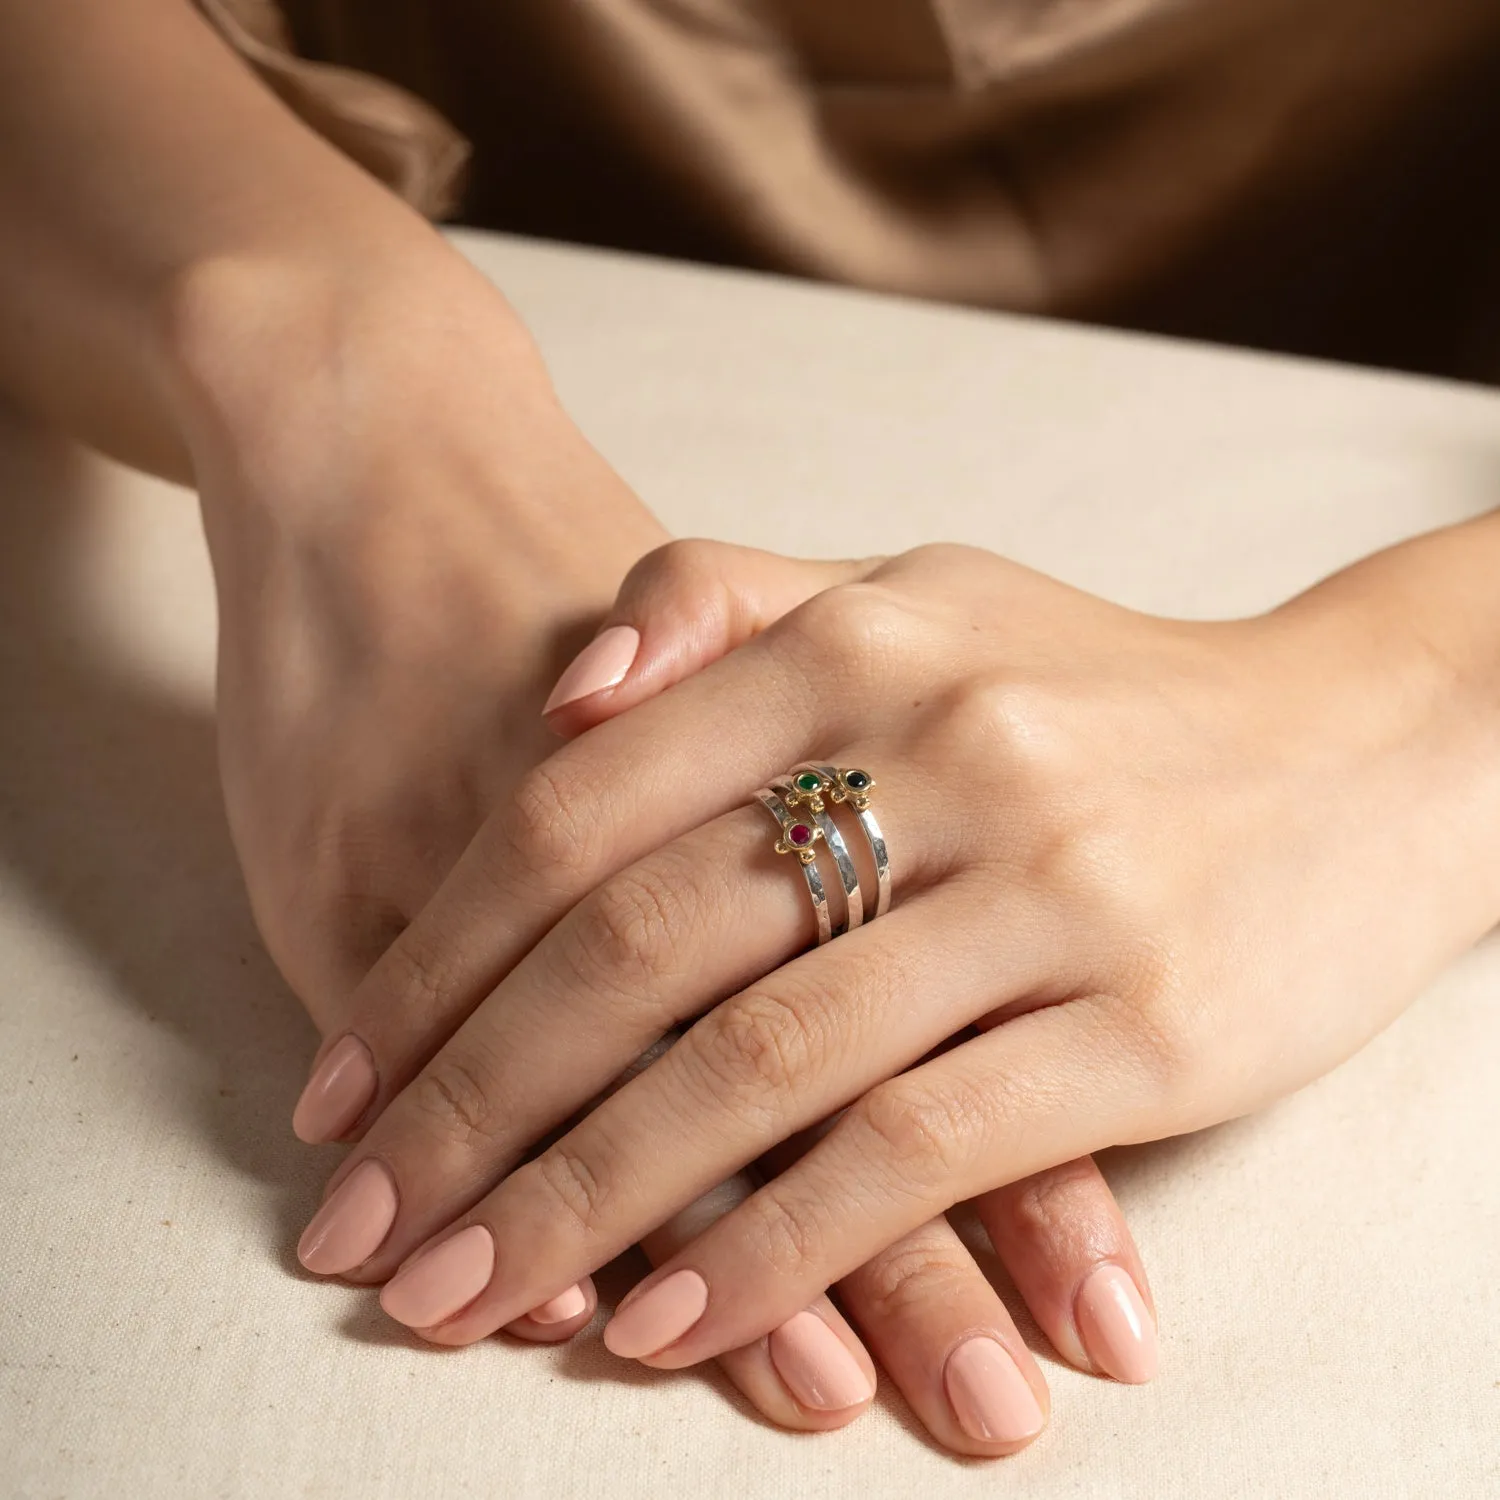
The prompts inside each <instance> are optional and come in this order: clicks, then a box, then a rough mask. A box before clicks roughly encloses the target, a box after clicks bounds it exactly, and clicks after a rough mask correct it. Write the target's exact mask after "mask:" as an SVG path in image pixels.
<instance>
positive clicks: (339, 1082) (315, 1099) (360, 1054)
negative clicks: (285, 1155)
mask: <svg viewBox="0 0 1500 1500" xmlns="http://www.w3.org/2000/svg"><path fill="white" fill-rule="evenodd" d="M375 1083H376V1079H375V1059H374V1058H373V1057H371V1056H370V1049H369V1048H368V1047H367V1046H365V1044H364V1043H363V1042H362V1041H360V1039H359V1038H358V1037H357V1036H346V1037H344V1038H342V1039H341V1040H340V1041H339V1042H337V1043H336V1044H335V1045H334V1046H332V1047H330V1048H329V1049H328V1054H327V1056H326V1057H324V1059H323V1061H322V1062H320V1063H319V1064H318V1066H317V1067H316V1068H315V1069H313V1075H312V1077H311V1078H309V1079H308V1080H307V1087H306V1088H304V1089H303V1090H302V1097H301V1098H300V1099H299V1100H298V1101H297V1107H296V1109H294V1110H293V1111H292V1129H293V1130H294V1131H295V1132H296V1134H297V1139H298V1140H301V1141H306V1142H307V1143H308V1145H309V1146H316V1145H319V1144H321V1143H322V1142H323V1141H336V1140H337V1139H338V1138H339V1137H340V1136H341V1135H343V1134H344V1133H345V1132H346V1131H347V1130H348V1129H349V1127H350V1126H351V1125H353V1124H354V1122H355V1121H356V1120H357V1119H359V1117H360V1116H361V1115H362V1114H364V1112H365V1110H366V1109H367V1108H368V1107H369V1103H370V1100H371V1099H373V1098H374V1097H375Z"/></svg>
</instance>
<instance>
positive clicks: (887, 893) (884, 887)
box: [797, 761, 891, 922]
mask: <svg viewBox="0 0 1500 1500" xmlns="http://www.w3.org/2000/svg"><path fill="white" fill-rule="evenodd" d="M804 764H805V765H806V767H807V769H808V770H810V771H816V772H817V773H818V775H819V776H821V777H823V778H824V779H825V780H826V781H828V782H830V783H831V784H832V785H833V786H835V787H836V786H838V785H839V784H840V783H839V773H838V770H837V769H836V768H835V767H833V766H825V765H821V764H819V763H817V762H815V761H806V762H804ZM797 769H798V770H799V771H800V770H801V769H802V767H801V766H798V767H797ZM845 805H846V806H847V807H849V808H850V810H851V811H852V812H853V813H854V816H855V817H856V818H858V819H859V826H860V827H861V828H862V829H863V830H864V834H865V837H866V838H867V839H868V840H869V842H870V857H871V858H872V859H873V860H874V861H875V911H874V914H873V915H872V916H871V917H870V921H872V922H873V921H874V920H875V918H876V917H883V916H884V915H885V914H886V912H888V911H889V910H890V909H891V857H890V855H889V854H888V853H887V851H886V847H885V835H884V834H883V833H882V832H881V831H880V824H879V822H878V821H877V819H876V817H875V814H874V813H872V812H871V811H870V809H869V808H868V807H858V806H856V805H855V804H854V803H853V802H847V803H846V804H845Z"/></svg>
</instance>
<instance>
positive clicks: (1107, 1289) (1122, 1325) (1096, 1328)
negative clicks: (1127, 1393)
mask: <svg viewBox="0 0 1500 1500" xmlns="http://www.w3.org/2000/svg"><path fill="white" fill-rule="evenodd" d="M1073 1321H1074V1322H1075V1323H1076V1324H1077V1325H1078V1336H1079V1338H1081V1339H1082V1340H1083V1347H1084V1348H1085V1349H1086V1350H1087V1351H1088V1356H1089V1358H1090V1359H1091V1360H1093V1362H1094V1364H1095V1365H1096V1366H1097V1367H1098V1368H1099V1369H1100V1370H1102V1371H1103V1372H1104V1373H1105V1374H1106V1375H1110V1376H1113V1377H1114V1379H1116V1380H1120V1381H1123V1382H1124V1383H1125V1384H1126V1385H1144V1384H1145V1382H1146V1381H1148V1380H1150V1379H1151V1378H1152V1376H1154V1375H1155V1374H1156V1358H1157V1349H1156V1320H1155V1319H1154V1318H1153V1317H1152V1316H1151V1314H1150V1312H1149V1311H1148V1310H1147V1307H1146V1303H1145V1300H1144V1298H1142V1296H1141V1294H1140V1292H1139V1291H1138V1290H1137V1288H1136V1284H1135V1282H1134V1281H1133V1280H1132V1279H1131V1277H1130V1275H1129V1274H1128V1273H1127V1272H1126V1271H1124V1270H1123V1269H1122V1268H1121V1267H1119V1266H1111V1265H1104V1266H1100V1267H1098V1269H1096V1270H1094V1271H1092V1272H1091V1273H1090V1274H1089V1276H1088V1278H1087V1279H1086V1280H1085V1281H1084V1283H1083V1285H1082V1286H1081V1287H1079V1289H1078V1297H1077V1299H1076V1301H1075V1302H1074V1304H1073Z"/></svg>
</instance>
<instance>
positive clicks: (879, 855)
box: [755, 761, 891, 944]
mask: <svg viewBox="0 0 1500 1500" xmlns="http://www.w3.org/2000/svg"><path fill="white" fill-rule="evenodd" d="M874 787H875V778H874V777H872V776H871V775H870V774H869V773H868V772H867V771H860V770H855V769H847V768H846V769H840V768H836V767H834V766H827V765H821V764H818V763H815V762H811V761H805V762H803V763H802V764H800V765H798V766H795V767H793V769H792V770H791V771H789V772H788V773H787V775H786V776H785V777H779V778H777V780H775V781H773V782H772V783H771V785H770V786H769V787H767V788H763V789H762V790H761V791H758V792H757V793H756V794H755V795H756V797H757V799H758V800H759V801H760V802H761V804H762V805H763V806H764V807H765V808H766V810H767V811H768V812H770V814H771V816H772V817H774V818H775V819H776V822H777V825H778V827H779V828H780V831H781V832H780V837H779V838H778V839H777V841H776V852H777V853H778V854H796V855H797V857H798V860H799V861H800V863H801V866H802V872H803V874H804V875H805V876H806V878H807V888H808V892H809V894H810V895H811V896H812V902H813V913H814V915H815V916H816V918H817V922H818V942H819V944H822V943H826V942H827V941H828V940H829V938H831V937H839V936H842V934H843V933H845V932H848V931H851V930H853V929H854V928H856V927H858V926H860V925H861V924H862V923H863V922H864V921H865V920H866V911H865V901H864V895H863V893H862V892H861V890H860V885H859V872H858V870H857V869H856V868H855V865H854V860H853V858H852V857H851V856H850V853H849V846H848V844H847V843H845V841H844V836H843V834H842V833H841V832H840V830H839V827H838V824H837V823H836V822H835V821H834V819H833V818H832V817H831V816H830V814H829V810H828V803H829V802H833V803H838V804H840V805H844V806H847V807H849V808H850V810H851V811H852V812H853V813H854V814H855V816H856V817H857V818H858V820H859V826H860V830H861V831H862V832H863V833H864V835H865V839H866V841H867V842H868V843H869V846H870V856H871V858H872V860H873V861H874V865H875V888H876V895H875V910H874V912H873V913H870V914H869V917H868V920H870V921H873V920H874V919H875V918H876V917H880V916H884V915H885V913H886V911H887V910H888V909H889V907H890V901H891V867H890V858H889V856H888V854H887V851H886V845H885V836H884V834H883V833H882V832H881V829H880V824H879V823H878V822H877V821H876V818H875V815H874V813H872V812H871V811H870V793H871V792H872V791H873V790H874ZM803 807H805V808H806V809H807V811H806V813H805V814H804V815H802V816H801V817H799V816H798V809H799V808H803ZM819 840H821V841H822V842H823V843H824V844H826V845H827V847H828V850H829V853H830V854H832V855H833V859H834V863H835V864H836V865H837V867H838V872H839V883H840V885H841V886H842V887H843V892H844V914H843V919H842V920H841V921H839V922H838V923H837V924H835V923H834V922H833V920H832V918H831V915H830V913H829V910H828V894H827V891H826V890H825V888H824V885H823V880H822V877H821V875H819V873H818V867H817V844H818V841H819Z"/></svg>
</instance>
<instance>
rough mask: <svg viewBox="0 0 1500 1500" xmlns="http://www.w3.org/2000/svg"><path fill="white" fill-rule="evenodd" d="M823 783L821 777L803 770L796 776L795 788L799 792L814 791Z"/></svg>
mask: <svg viewBox="0 0 1500 1500" xmlns="http://www.w3.org/2000/svg"><path fill="white" fill-rule="evenodd" d="M822 785H823V778H822V777H821V776H817V775H814V773H813V772H811V771H804V772H803V773H802V774H801V775H800V776H799V777H798V778H797V790H798V791H799V792H815V791H817V789H818V788H819V787H820V786H822Z"/></svg>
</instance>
